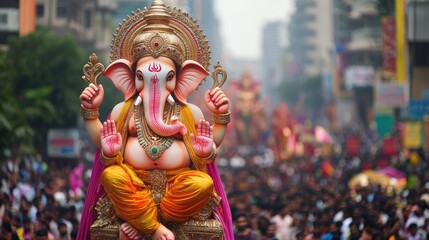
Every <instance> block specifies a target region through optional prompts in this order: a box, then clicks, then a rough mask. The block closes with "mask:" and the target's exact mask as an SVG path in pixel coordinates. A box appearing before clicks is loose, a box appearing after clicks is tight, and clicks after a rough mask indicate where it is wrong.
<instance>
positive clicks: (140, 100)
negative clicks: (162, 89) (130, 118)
mask: <svg viewBox="0 0 429 240" xmlns="http://www.w3.org/2000/svg"><path fill="white" fill-rule="evenodd" d="M142 102H143V99H142V97H140V96H138V97H137V99H136V101H135V102H134V106H139V105H140V104H142Z"/></svg>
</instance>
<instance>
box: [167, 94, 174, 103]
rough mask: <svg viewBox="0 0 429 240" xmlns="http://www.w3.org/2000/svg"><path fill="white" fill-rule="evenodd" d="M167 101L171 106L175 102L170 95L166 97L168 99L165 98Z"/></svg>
mask: <svg viewBox="0 0 429 240" xmlns="http://www.w3.org/2000/svg"><path fill="white" fill-rule="evenodd" d="M167 101H168V102H169V103H170V104H171V105H173V104H174V103H175V102H176V101H174V98H173V96H171V94H170V95H168V97H167Z"/></svg>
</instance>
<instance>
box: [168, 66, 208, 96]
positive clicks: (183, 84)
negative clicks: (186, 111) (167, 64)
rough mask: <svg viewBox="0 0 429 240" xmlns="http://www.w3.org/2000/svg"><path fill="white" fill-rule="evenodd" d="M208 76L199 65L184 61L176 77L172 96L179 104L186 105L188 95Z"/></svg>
mask: <svg viewBox="0 0 429 240" xmlns="http://www.w3.org/2000/svg"><path fill="white" fill-rule="evenodd" d="M208 75H209V72H207V71H206V70H205V69H204V67H203V66H201V64H199V63H198V62H196V61H193V60H186V61H185V62H183V64H182V69H181V70H180V72H179V76H178V77H177V82H176V87H175V89H174V91H173V92H174V96H175V97H176V98H177V100H179V101H180V102H181V103H184V104H186V99H187V98H188V96H189V94H191V93H192V92H193V91H195V90H196V89H197V87H198V86H199V85H200V83H201V81H203V79H204V78H206V77H207V76H208Z"/></svg>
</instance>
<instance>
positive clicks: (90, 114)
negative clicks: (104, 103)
mask: <svg viewBox="0 0 429 240" xmlns="http://www.w3.org/2000/svg"><path fill="white" fill-rule="evenodd" d="M80 115H81V116H82V117H83V118H84V119H86V120H94V119H97V118H98V116H99V115H100V113H99V112H98V108H96V109H88V108H85V107H84V106H83V105H82V104H81V105H80Z"/></svg>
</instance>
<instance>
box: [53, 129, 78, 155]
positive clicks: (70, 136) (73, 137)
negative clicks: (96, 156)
mask: <svg viewBox="0 0 429 240" xmlns="http://www.w3.org/2000/svg"><path fill="white" fill-rule="evenodd" d="M78 143H79V132H78V130H77V129H49V131H48V156H49V157H64V158H74V157H78V156H79V144H78Z"/></svg>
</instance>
